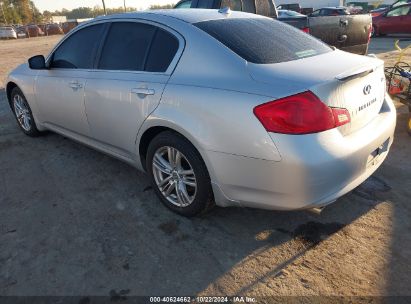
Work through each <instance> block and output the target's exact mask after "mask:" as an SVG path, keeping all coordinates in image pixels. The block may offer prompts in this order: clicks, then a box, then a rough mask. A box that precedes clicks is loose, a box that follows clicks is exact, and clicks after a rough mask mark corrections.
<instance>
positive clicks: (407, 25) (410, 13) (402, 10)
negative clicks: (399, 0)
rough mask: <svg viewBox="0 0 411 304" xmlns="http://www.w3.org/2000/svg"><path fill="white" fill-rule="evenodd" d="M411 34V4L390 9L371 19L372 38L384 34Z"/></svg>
mask: <svg viewBox="0 0 411 304" xmlns="http://www.w3.org/2000/svg"><path fill="white" fill-rule="evenodd" d="M400 33H405V34H411V4H410V3H408V4H404V5H401V6H397V7H395V8H391V9H390V10H389V11H387V12H385V13H383V14H381V15H379V16H375V17H373V18H372V36H379V35H385V34H400Z"/></svg>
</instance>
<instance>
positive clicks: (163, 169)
mask: <svg viewBox="0 0 411 304" xmlns="http://www.w3.org/2000/svg"><path fill="white" fill-rule="evenodd" d="M178 153H179V154H178ZM170 156H171V161H170ZM176 159H180V161H178V160H176ZM146 160H147V161H146V168H147V172H148V175H149V177H150V180H151V183H152V186H153V189H154V192H155V193H156V195H157V196H158V197H159V199H160V201H161V202H162V203H163V204H164V205H165V206H166V207H167V208H169V209H171V210H172V211H174V212H176V213H178V214H180V215H183V216H187V217H192V216H195V215H198V214H200V213H205V212H206V211H208V210H209V209H211V207H213V206H214V200H213V192H212V188H211V182H210V177H209V174H208V171H207V167H206V165H205V164H204V161H203V159H202V158H201V155H200V153H199V152H198V151H197V150H196V148H195V147H194V146H193V145H192V144H191V143H190V142H189V141H188V140H187V139H185V138H184V137H183V136H181V135H179V134H177V133H175V132H172V131H165V132H162V133H160V134H158V135H157V136H156V137H154V138H153V140H152V141H151V142H150V144H149V147H148V151H147V157H146ZM190 172H193V174H190ZM187 183H188V184H187ZM189 184H190V185H189ZM193 185H195V186H193ZM160 188H161V189H160ZM177 188H178V189H179V191H177Z"/></svg>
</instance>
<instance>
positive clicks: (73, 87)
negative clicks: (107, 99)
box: [69, 81, 83, 90]
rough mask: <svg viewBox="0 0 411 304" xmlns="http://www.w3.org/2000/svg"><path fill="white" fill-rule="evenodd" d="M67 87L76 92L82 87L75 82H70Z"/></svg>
mask: <svg viewBox="0 0 411 304" xmlns="http://www.w3.org/2000/svg"><path fill="white" fill-rule="evenodd" d="M69 87H70V88H72V89H73V90H77V89H81V88H82V87H83V85H82V84H81V83H79V82H77V81H70V82H69Z"/></svg>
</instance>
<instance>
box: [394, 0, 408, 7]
mask: <svg viewBox="0 0 411 304" xmlns="http://www.w3.org/2000/svg"><path fill="white" fill-rule="evenodd" d="M407 2H408V1H407V0H400V1H397V2H395V3H394V4H393V5H392V7H397V6H400V5H403V4H406V3H407Z"/></svg>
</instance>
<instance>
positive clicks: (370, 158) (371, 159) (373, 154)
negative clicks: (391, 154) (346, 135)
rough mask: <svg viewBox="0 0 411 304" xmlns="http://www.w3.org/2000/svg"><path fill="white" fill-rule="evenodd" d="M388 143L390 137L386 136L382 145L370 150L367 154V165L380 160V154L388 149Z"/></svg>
mask: <svg viewBox="0 0 411 304" xmlns="http://www.w3.org/2000/svg"><path fill="white" fill-rule="evenodd" d="M389 143H390V139H389V138H388V139H387V140H386V141H384V143H383V144H382V145H380V146H379V147H378V148H377V149H375V150H374V151H372V152H371V153H370V155H368V159H367V167H370V166H375V165H376V164H378V163H379V162H380V160H381V157H382V155H384V154H385V153H387V151H388V145H389Z"/></svg>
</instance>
